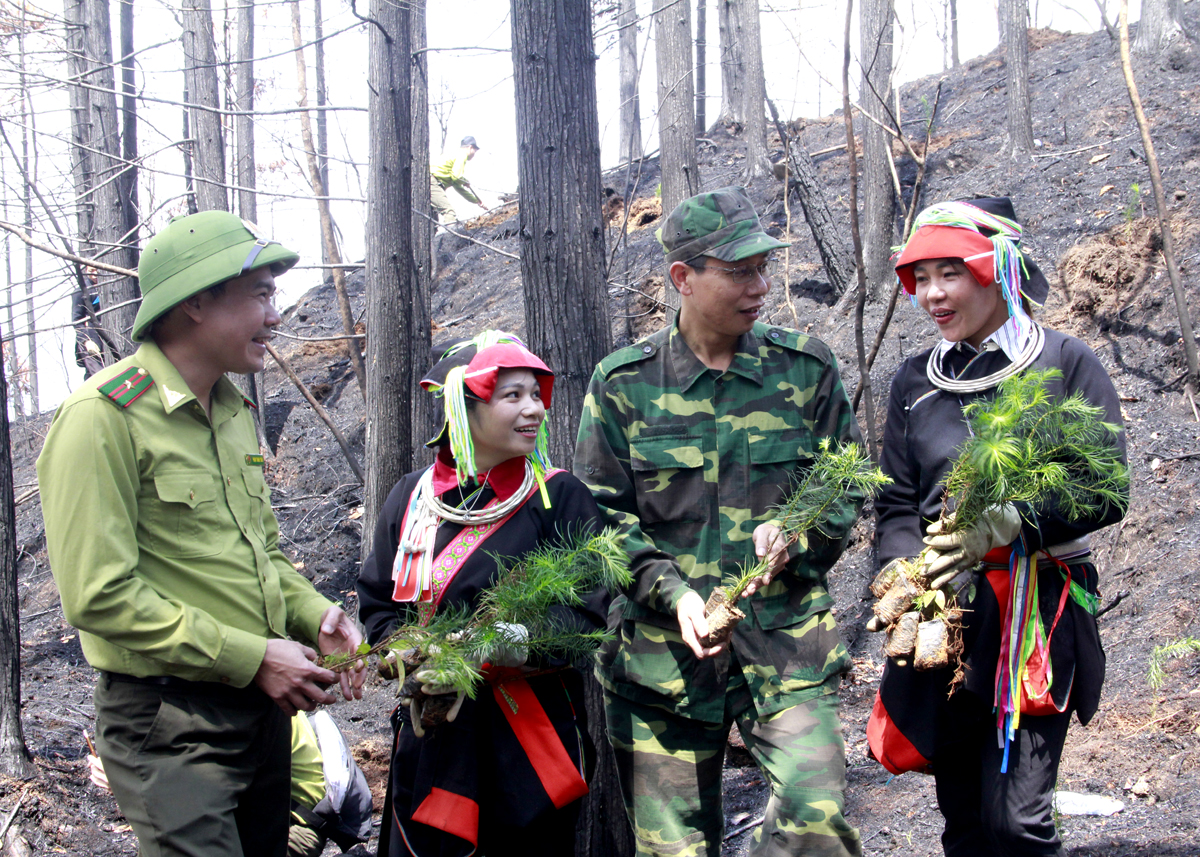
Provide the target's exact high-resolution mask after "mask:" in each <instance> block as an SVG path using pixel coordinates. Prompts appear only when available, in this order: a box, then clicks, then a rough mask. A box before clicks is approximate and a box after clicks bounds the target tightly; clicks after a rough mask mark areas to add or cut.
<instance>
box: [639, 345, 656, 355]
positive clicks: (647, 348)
mask: <svg viewBox="0 0 1200 857" xmlns="http://www.w3.org/2000/svg"><path fill="white" fill-rule="evenodd" d="M653 350H654V346H653V345H643V346H642V351H643V352H645V353H646V354H649V353H650V352H651V351H653Z"/></svg>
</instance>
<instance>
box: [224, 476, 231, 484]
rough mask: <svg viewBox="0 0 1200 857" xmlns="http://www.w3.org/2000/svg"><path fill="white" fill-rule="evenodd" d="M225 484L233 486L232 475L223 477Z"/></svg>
mask: <svg viewBox="0 0 1200 857" xmlns="http://www.w3.org/2000/svg"><path fill="white" fill-rule="evenodd" d="M225 484H226V485H229V486H230V487H232V486H233V477H232V476H226V477H225Z"/></svg>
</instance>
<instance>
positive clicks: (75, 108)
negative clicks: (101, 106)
mask: <svg viewBox="0 0 1200 857" xmlns="http://www.w3.org/2000/svg"><path fill="white" fill-rule="evenodd" d="M88 13H89V8H88V3H87V0H66V3H64V4H63V16H64V19H65V21H64V22H65V25H66V49H67V80H68V81H70V83H69V85H68V87H67V88H68V90H69V100H70V111H71V149H70V151H71V179H72V181H73V182H74V186H75V229H76V232H77V233H78V234H79V244H78V250H79V255H81V256H86V255H88V253H89V252H90V251H91V248H92V207H93V206H92V185H93V176H94V171H93V167H92V99H91V90H90V89H88V88H87V83H88V70H89V63H88V54H87V30H88Z"/></svg>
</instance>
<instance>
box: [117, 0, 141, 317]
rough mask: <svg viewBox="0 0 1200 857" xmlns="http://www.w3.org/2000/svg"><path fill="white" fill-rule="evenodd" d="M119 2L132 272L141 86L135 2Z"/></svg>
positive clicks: (125, 202)
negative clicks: (135, 46) (137, 67)
mask: <svg viewBox="0 0 1200 857" xmlns="http://www.w3.org/2000/svg"><path fill="white" fill-rule="evenodd" d="M117 2H119V3H120V4H121V5H120V15H119V20H120V29H121V62H120V65H121V159H122V160H123V162H124V163H123V164H122V167H123V172H122V173H121V190H120V196H121V205H122V208H123V211H124V214H125V235H124V241H125V243H126V244H127V245H128V246H129V248H130V249H131V251H132V252H131V253H130V259H129V261H130V262H131V264H130V266H129V267H131V268H132V267H134V266H135V265H137V255H138V254H137V247H138V246H139V245H140V244H141V240H140V238H139V236H138V231H139V229H140V226H139V224H140V223H141V214H140V211H139V206H138V168H137V160H138V114H137V83H136V79H135V72H134V67H133V62H134V53H133V0H117ZM135 287H136V284H135ZM139 294H140V289H139ZM134 315H136V313H134ZM131 324H132V321H131Z"/></svg>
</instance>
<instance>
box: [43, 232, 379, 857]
mask: <svg viewBox="0 0 1200 857" xmlns="http://www.w3.org/2000/svg"><path fill="white" fill-rule="evenodd" d="M298 258H299V257H298V256H297V255H296V254H295V253H293V252H292V251H290V250H287V249H286V248H284V247H282V246H281V245H280V244H278V243H277V242H274V241H268V240H267V239H265V238H262V237H259V236H258V235H257V232H256V230H255V229H254V227H253V226H251V225H250V224H248V223H246V222H245V221H243V220H241V219H240V218H238V217H235V216H234V215H232V214H227V213H225V212H221V211H207V212H202V213H200V214H194V215H191V216H190V217H180V218H175V219H174V220H172V221H171V223H170V225H169V226H167V228H166V229H164V230H163V231H162V232H160V233H159V234H158V235H156V236H155V237H154V238H152V239H151V240H150V242H149V243H148V244H147V245H146V248H145V250H144V251H143V252H142V257H141V262H140V264H139V266H138V274H139V278H140V281H141V288H142V295H143V300H142V305H141V308H140V309H139V311H138V314H137V318H136V320H135V322H134V326H133V338H134V340H136V341H138V342H141V343H142V346H141V347H140V348H139V349H138V351H137V352H136V353H135V354H134V355H133V356H131V357H128V358H126V359H124V360H122V361H120V362H118V363H116V364H115V365H113V366H111V367H109V368H108V369H106V370H104V371H101V372H99V373H97V374H96V375H95V376H94V377H92V378H91V379H90V380H89V381H87V382H86V383H84V385H83V386H82V387H81V388H80V389H79V390H77V391H76V392H75V393H74V394H73V395H72V396H71V397H70V398H68V399H67V400H66V401H65V402H64V403H63V404H62V406H61V407H60V408H59V409H58V412H57V413H56V414H55V415H54V421H53V422H52V423H51V426H50V431H49V433H48V434H47V436H46V443H45V446H44V448H43V449H42V454H41V456H40V457H39V458H38V463H37V469H38V485H39V486H40V488H41V497H42V514H43V517H44V519H45V524H46V543H47V549H48V551H49V555H50V566H51V570H52V571H53V573H54V579H55V582H56V583H57V584H58V591H59V595H60V597H61V598H62V604H63V614H64V615H65V616H66V618H67V621H69V622H70V623H71V624H72V625H74V626H75V627H76V628H78V629H79V631H80V634H79V638H80V642H81V643H82V645H83V652H84V655H85V656H86V657H87V660H88V662H89V663H90V664H92V666H94V667H95V668H96V669H97V670H99V671H100V676H99V680H98V682H97V685H96V692H95V703H96V742H97V747H98V750H99V753H100V756H101V758H102V759H103V760H104V765H105V768H106V769H107V771H108V777H109V781H110V783H111V785H112V791H113V794H114V795H115V796H116V798H117V803H118V804H119V805H120V807H121V810H122V812H123V813H124V814H125V817H126V818H127V819H128V820H129V823H130V825H131V826H132V827H133V829H134V832H135V833H136V834H137V836H138V841H139V849H140V852H139V853H140V854H141V855H142V857H157V855H184V854H186V855H193V856H194V857H199V855H213V854H225V855H242V854H254V855H259V854H264V855H278V856H279V857H282V855H283V854H284V852H285V850H286V847H287V829H288V808H289V797H288V791H289V779H290V778H289V761H288V760H289V755H290V753H289V735H290V729H289V724H288V719H287V718H288V717H289V716H290V715H292V714H295V713H296V711H297V710H299V709H303V710H312V709H313V708H315V707H316V706H317V705H318V704H319V703H332V702H334V701H335V697H334V696H333V695H332V694H330V693H328V692H327V691H326V690H325V689H324V687H325V686H327V685H329V684H332V683H334V682H337V681H339V676H338V675H337V674H335V673H333V672H331V671H329V670H326V669H322V668H320V667H318V666H317V665H316V663H315V660H316V657H317V653H316V652H315V651H314V650H313V649H312V648H309V646H307V645H304V644H302V643H300V642H296V641H294V640H292V639H290V638H291V637H298V638H301V639H304V640H307V641H309V642H312V643H314V644H315V645H316V647H317V648H318V649H320V651H321V652H323V653H329V652H353V651H355V650H356V648H357V646H358V644H359V642H360V641H361V635H360V634H359V632H358V630H357V629H356V627H355V625H354V623H353V622H352V621H351V620H350V619H349V617H347V616H346V614H345V613H344V612H343V611H342V609H341V608H340V607H338V606H336V605H334V604H332V603H330V602H329V601H328V600H326V599H325V598H324V597H322V596H321V595H319V594H318V593H317V592H316V590H314V589H313V587H312V584H310V583H309V582H308V581H307V580H305V579H304V578H303V577H301V576H300V575H299V574H298V573H297V572H296V570H295V569H294V568H293V567H292V565H291V563H290V562H289V561H288V560H287V558H286V557H285V556H284V555H283V553H282V551H280V549H279V525H278V523H277V521H276V520H275V515H274V514H273V513H272V511H271V495H270V492H269V490H268V489H267V484H266V481H265V480H264V478H263V457H262V455H260V454H259V453H260V450H259V446H258V440H257V437H256V435H255V430H254V423H253V420H252V418H251V415H250V412H249V410H248V409H249V407H250V405H249V403H248V402H247V401H246V400H244V399H243V398H242V396H241V395H240V393H239V392H238V390H237V388H236V387H235V386H234V385H233V383H232V382H231V381H229V379H227V378H225V377H224V375H225V373H226V372H234V373H239V374H242V373H248V372H258V371H260V370H261V369H262V368H263V361H264V357H265V354H266V343H267V341H268V340H269V339H270V338H271V336H272V329H273V328H274V327H275V326H276V325H277V324H279V321H280V318H279V314H278V312H276V310H275V306H274V304H273V295H274V292H275V280H274V276H275V275H276V274H280V273H282V272H283V271H285V270H287V269H288V268H290V267H291V266H292V265H294V264H295V263H296V261H297V259H298ZM360 667H361V665H360ZM340 682H341V688H342V692H343V694H344V695H345V696H346V698H347V699H349V698H352V697H358V698H361V695H362V691H361V687H362V671H361V668H360V669H358V670H356V671H353V672H351V673H341V675H340Z"/></svg>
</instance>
